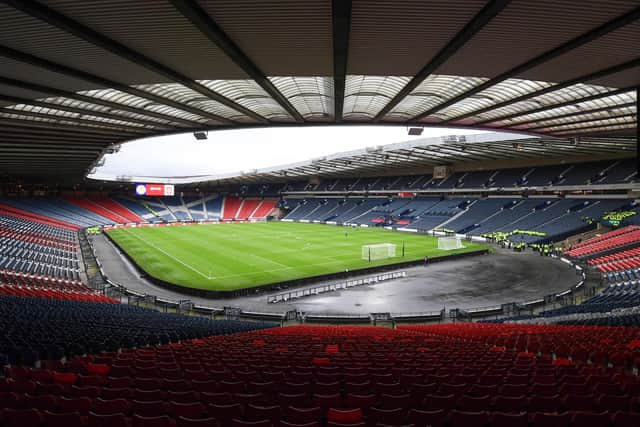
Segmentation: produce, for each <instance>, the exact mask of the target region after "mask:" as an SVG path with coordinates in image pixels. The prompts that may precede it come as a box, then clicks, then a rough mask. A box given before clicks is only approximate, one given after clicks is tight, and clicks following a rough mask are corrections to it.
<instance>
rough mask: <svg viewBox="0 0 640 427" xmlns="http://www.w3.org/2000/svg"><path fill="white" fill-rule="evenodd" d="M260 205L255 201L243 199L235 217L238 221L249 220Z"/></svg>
mask: <svg viewBox="0 0 640 427" xmlns="http://www.w3.org/2000/svg"><path fill="white" fill-rule="evenodd" d="M260 203H261V201H260V200H257V199H243V200H242V203H241V204H240V208H239V209H238V214H237V216H236V217H237V218H239V219H247V218H251V216H252V215H253V213H254V212H255V211H256V209H258V206H260Z"/></svg>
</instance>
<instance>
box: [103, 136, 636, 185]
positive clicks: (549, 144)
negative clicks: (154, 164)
mask: <svg viewBox="0 0 640 427" xmlns="http://www.w3.org/2000/svg"><path fill="white" fill-rule="evenodd" d="M635 149H636V142H635V141H634V140H633V139H630V138H619V137H607V138H599V137H590V136H586V137H579V138H564V139H561V138H550V137H539V136H527V135H516V134H509V133H500V134H497V133H495V132H489V133H480V134H475V135H449V136H441V137H431V138H421V139H416V140H412V141H405V142H399V143H396V144H387V145H383V146H371V147H367V148H363V149H358V150H352V151H345V152H341V153H335V154H331V155H328V156H322V157H317V158H313V159H308V160H305V161H302V162H297V163H292V164H287V165H278V166H273V167H268V168H261V169H251V170H244V171H238V172H235V173H227V174H220V175H199V176H175V177H169V178H167V177H158V176H118V177H113V176H109V175H104V176H103V175H101V174H100V173H99V172H98V174H97V176H95V177H93V178H94V179H98V180H105V181H111V180H114V179H115V180H116V181H120V182H160V183H168V184H187V183H197V182H214V183H215V184H216V185H220V184H222V185H224V184H251V183H265V182H283V181H305V180H309V179H311V178H315V177H325V178H326V177H341V176H346V177H353V176H380V175H403V174H408V173H409V174H410V173H412V172H415V171H421V170H422V171H423V170H425V169H429V168H431V167H433V166H436V165H452V164H455V165H457V166H461V165H464V164H465V163H467V162H469V163H471V162H491V161H509V160H514V159H519V160H520V159H521V160H527V161H533V162H540V161H541V159H543V161H550V160H554V159H555V160H557V159H562V158H567V157H571V159H572V160H579V158H580V157H582V158H592V157H593V156H605V157H612V156H615V157H628V156H629V155H630V154H631V153H633V152H634V151H635Z"/></svg>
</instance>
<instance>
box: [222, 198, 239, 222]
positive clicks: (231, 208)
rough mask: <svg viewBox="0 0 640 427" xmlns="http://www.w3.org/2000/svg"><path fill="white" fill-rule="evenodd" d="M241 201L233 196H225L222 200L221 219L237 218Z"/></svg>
mask: <svg viewBox="0 0 640 427" xmlns="http://www.w3.org/2000/svg"><path fill="white" fill-rule="evenodd" d="M241 204H242V200H241V199H240V198H238V197H235V196H226V197H225V198H224V204H223V206H224V208H223V212H222V218H223V219H234V218H237V216H238V211H239V210H240V205H241Z"/></svg>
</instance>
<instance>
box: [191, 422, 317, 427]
mask: <svg viewBox="0 0 640 427" xmlns="http://www.w3.org/2000/svg"><path fill="white" fill-rule="evenodd" d="M185 427H187V426H185ZM280 427H321V425H320V422H318V421H312V422H310V423H305V424H296V423H290V422H289V421H280Z"/></svg>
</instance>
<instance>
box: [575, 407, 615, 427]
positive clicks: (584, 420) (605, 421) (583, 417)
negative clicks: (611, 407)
mask: <svg viewBox="0 0 640 427" xmlns="http://www.w3.org/2000/svg"><path fill="white" fill-rule="evenodd" d="M571 421H572V423H573V425H574V426H580V427H609V425H611V417H610V415H609V412H607V411H605V412H600V413H596V412H583V411H580V412H575V413H573V414H572V417H571Z"/></svg>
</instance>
